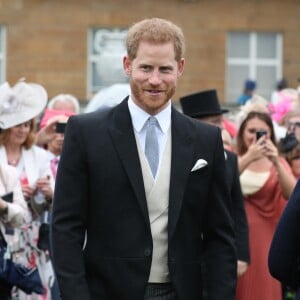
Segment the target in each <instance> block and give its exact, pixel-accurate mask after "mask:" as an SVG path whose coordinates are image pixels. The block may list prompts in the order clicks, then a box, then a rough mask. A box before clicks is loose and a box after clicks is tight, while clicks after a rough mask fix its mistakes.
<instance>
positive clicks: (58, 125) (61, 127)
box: [55, 122, 67, 133]
mask: <svg viewBox="0 0 300 300" xmlns="http://www.w3.org/2000/svg"><path fill="white" fill-rule="evenodd" d="M66 125H67V123H65V122H57V123H56V127H55V132H56V133H65V129H66Z"/></svg>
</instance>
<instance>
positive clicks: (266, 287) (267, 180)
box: [236, 111, 296, 300]
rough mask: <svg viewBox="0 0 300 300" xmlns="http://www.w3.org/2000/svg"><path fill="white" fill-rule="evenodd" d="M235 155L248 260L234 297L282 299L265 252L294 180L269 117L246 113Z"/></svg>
mask: <svg viewBox="0 0 300 300" xmlns="http://www.w3.org/2000/svg"><path fill="white" fill-rule="evenodd" d="M237 154H238V159H239V171H240V181H241V188H242V193H243V196H244V200H245V210H246V215H247V219H248V226H249V243H250V257H251V262H250V265H249V268H248V270H247V271H246V273H245V274H244V275H243V276H241V277H239V279H238V284H237V294H236V300H252V299H272V300H281V299H282V290H281V284H280V283H279V282H278V281H276V280H275V279H274V278H272V276H271V275H270V273H269V270H268V251H269V247H270V243H271V240H272V237H273V234H274V231H275V228H276V225H277V222H278V219H279V217H280V215H281V213H282V211H283V209H284V207H285V204H286V200H287V199H288V198H289V196H290V195H291V192H292V190H293V188H294V186H295V184H296V180H295V178H294V176H293V174H292V172H291V169H290V167H289V165H288V163H287V162H286V161H285V159H284V158H282V157H280V156H279V155H278V149H277V146H276V142H275V134H274V128H273V124H272V120H271V118H270V116H269V115H268V114H267V113H264V112H256V111H252V112H250V113H249V114H248V115H247V116H246V118H245V119H244V121H243V122H242V123H241V125H240V128H239V131H238V135H237Z"/></svg>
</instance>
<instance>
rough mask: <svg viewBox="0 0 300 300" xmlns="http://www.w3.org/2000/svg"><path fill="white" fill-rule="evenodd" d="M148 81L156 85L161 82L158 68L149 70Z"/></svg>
mask: <svg viewBox="0 0 300 300" xmlns="http://www.w3.org/2000/svg"><path fill="white" fill-rule="evenodd" d="M149 83H150V84H153V85H158V84H160V83H161V78H160V73H159V71H158V70H154V71H153V72H151V74H150V77H149Z"/></svg>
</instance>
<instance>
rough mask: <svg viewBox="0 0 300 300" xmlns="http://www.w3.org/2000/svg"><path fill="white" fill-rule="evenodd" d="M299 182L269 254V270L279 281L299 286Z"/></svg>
mask: <svg viewBox="0 0 300 300" xmlns="http://www.w3.org/2000/svg"><path fill="white" fill-rule="evenodd" d="M299 241H300V181H299V180H298V182H297V185H296V187H295V189H294V191H293V193H292V195H291V197H290V199H289V201H288V203H287V206H286V208H285V210H284V212H283V214H282V216H281V218H280V220H279V223H278V225H277V228H276V231H275V234H274V237H273V240H272V243H271V247H270V252H269V260H268V263H269V269H270V273H271V274H272V276H273V277H275V278H276V279H278V280H279V281H281V282H283V283H285V284H288V285H290V286H292V287H295V288H298V287H299V286H300V243H299Z"/></svg>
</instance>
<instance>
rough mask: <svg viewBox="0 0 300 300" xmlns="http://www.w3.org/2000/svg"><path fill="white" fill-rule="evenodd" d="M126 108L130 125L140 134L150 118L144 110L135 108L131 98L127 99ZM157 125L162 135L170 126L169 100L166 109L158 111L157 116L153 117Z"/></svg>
mask: <svg viewBox="0 0 300 300" xmlns="http://www.w3.org/2000/svg"><path fill="white" fill-rule="evenodd" d="M128 108H129V112H130V115H131V119H132V124H133V127H134V129H135V130H136V131H137V132H141V130H142V129H143V127H144V125H145V122H146V121H147V119H148V118H149V117H150V116H151V115H149V114H148V113H147V112H145V111H144V110H142V109H141V108H140V107H139V106H137V105H136V104H135V103H134V102H133V100H132V98H131V97H129V99H128ZM154 117H155V118H156V119H157V121H158V124H159V127H160V129H161V131H162V132H163V133H166V132H167V131H168V129H169V127H170V124H171V100H169V103H168V105H167V107H166V108H164V109H163V110H162V111H160V112H159V113H158V114H157V115H155V116H154Z"/></svg>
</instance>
